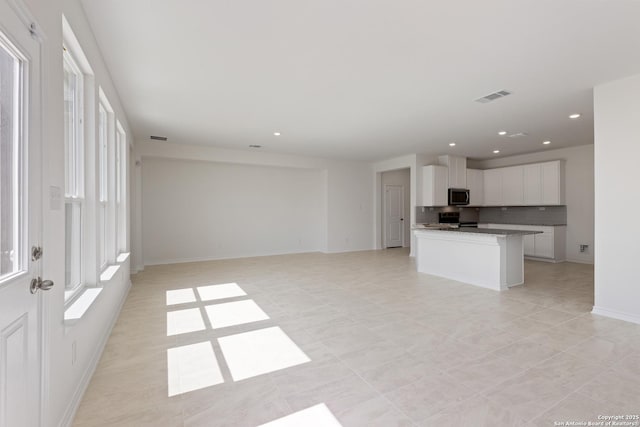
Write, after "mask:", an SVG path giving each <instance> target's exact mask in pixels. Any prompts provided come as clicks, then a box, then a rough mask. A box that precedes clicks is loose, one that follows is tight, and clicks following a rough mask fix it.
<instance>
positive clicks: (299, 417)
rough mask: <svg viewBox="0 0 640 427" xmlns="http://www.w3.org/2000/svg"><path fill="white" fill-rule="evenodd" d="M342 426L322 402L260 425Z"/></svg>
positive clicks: (290, 426) (287, 426)
mask: <svg viewBox="0 0 640 427" xmlns="http://www.w3.org/2000/svg"><path fill="white" fill-rule="evenodd" d="M299 426H305V427H342V424H340V423H339V422H338V420H337V419H336V417H335V416H334V415H333V413H332V412H331V411H330V410H329V408H327V405H325V404H324V403H320V404H318V405H315V406H312V407H310V408H307V409H303V410H302V411H298V412H294V413H293V414H291V415H287V416H286V417H282V418H278V419H277V420H273V421H271V422H268V423H266V424H261V425H259V426H258V427H299Z"/></svg>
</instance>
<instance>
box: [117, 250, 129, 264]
mask: <svg viewBox="0 0 640 427" xmlns="http://www.w3.org/2000/svg"><path fill="white" fill-rule="evenodd" d="M127 259H129V252H121V253H120V255H118V258H116V262H118V263H123V262H125V261H126V260H127Z"/></svg>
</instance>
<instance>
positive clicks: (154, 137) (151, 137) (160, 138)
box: [149, 135, 167, 141]
mask: <svg viewBox="0 0 640 427" xmlns="http://www.w3.org/2000/svg"><path fill="white" fill-rule="evenodd" d="M149 139H153V140H155V141H166V140H167V137H166V136H157V135H151V136H150V137H149Z"/></svg>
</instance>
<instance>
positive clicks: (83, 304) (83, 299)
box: [64, 288, 102, 326]
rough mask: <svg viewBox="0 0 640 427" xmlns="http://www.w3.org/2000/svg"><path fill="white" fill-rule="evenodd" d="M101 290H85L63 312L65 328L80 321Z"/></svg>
mask: <svg viewBox="0 0 640 427" xmlns="http://www.w3.org/2000/svg"><path fill="white" fill-rule="evenodd" d="M101 292H102V288H85V289H84V291H82V293H81V294H80V295H79V296H78V297H77V298H76V299H75V301H73V303H72V304H70V305H69V306H68V307H67V309H66V310H65V311H64V323H65V326H73V325H75V324H76V322H77V321H78V320H80V319H82V316H84V314H85V313H86V312H87V310H89V307H91V306H92V305H93V303H94V302H95V301H96V300H97V299H98V295H100V293H101Z"/></svg>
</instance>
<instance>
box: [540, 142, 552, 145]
mask: <svg viewBox="0 0 640 427" xmlns="http://www.w3.org/2000/svg"><path fill="white" fill-rule="evenodd" d="M542 143H543V144H544V145H549V144H551V141H542Z"/></svg>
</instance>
